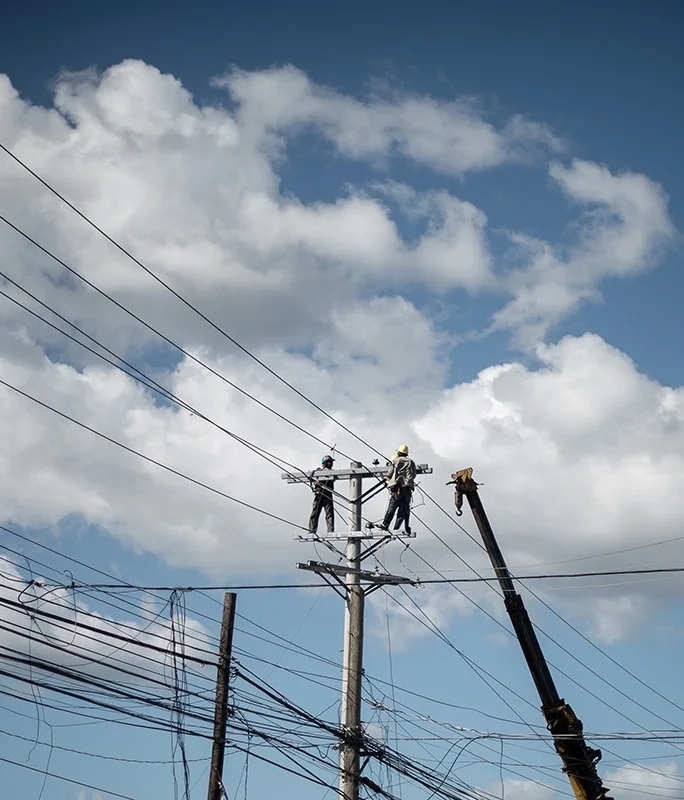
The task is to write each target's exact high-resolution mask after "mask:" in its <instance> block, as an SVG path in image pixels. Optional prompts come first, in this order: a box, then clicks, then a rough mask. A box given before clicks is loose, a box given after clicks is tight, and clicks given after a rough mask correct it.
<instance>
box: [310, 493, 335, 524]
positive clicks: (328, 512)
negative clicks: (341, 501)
mask: <svg viewBox="0 0 684 800" xmlns="http://www.w3.org/2000/svg"><path fill="white" fill-rule="evenodd" d="M323 509H325V524H326V525H327V526H328V533H333V532H334V530H335V512H334V510H333V499H332V495H331V494H330V493H329V492H316V494H315V495H314V501H313V508H312V509H311V516H310V517H309V530H310V531H311V533H316V531H317V530H318V518H319V517H320V516H321V511H322V510H323Z"/></svg>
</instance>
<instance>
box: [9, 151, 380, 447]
mask: <svg viewBox="0 0 684 800" xmlns="http://www.w3.org/2000/svg"><path fill="white" fill-rule="evenodd" d="M0 148H1V149H2V150H4V152H5V153H7V155H8V156H10V158H12V159H14V161H16V163H17V164H19V165H20V166H21V167H23V169H25V170H26V171H27V172H29V173H30V174H31V175H32V176H33V177H34V178H35V179H36V180H37V181H39V182H40V183H41V184H42V185H43V186H44V187H45V188H46V189H48V190H49V191H50V192H51V193H52V194H53V195H55V197H57V198H59V199H60V200H61V201H62V202H63V203H65V204H66V205H67V206H68V207H69V208H70V209H71V210H72V211H74V212H75V213H76V214H78V216H79V217H81V219H83V220H84V222H86V223H87V224H88V225H90V226H91V227H92V228H94V229H95V230H96V231H97V232H98V233H99V234H101V235H102V236H104V238H105V239H107V241H108V242H110V243H111V244H113V245H114V247H116V248H117V249H118V250H119V251H120V252H122V253H123V254H124V255H125V256H126V257H127V258H129V259H131V261H133V262H134V263H135V264H137V265H138V266H139V267H140V268H141V269H142V270H144V271H145V272H146V273H147V274H148V275H149V276H150V277H151V278H153V279H154V280H155V281H157V283H159V284H160V285H161V286H163V287H164V288H165V289H166V290H167V291H169V292H171V294H172V295H173V296H174V297H176V298H177V299H178V300H180V302H181V303H183V304H184V305H185V306H187V307H188V308H189V309H191V310H192V311H194V312H195V314H197V315H198V316H199V317H200V318H201V319H203V320H204V321H205V322H206V323H207V324H208V325H210V326H211V327H212V328H213V329H214V330H215V331H216V332H217V333H220V334H221V335H222V336H223V337H224V338H226V339H227V340H228V341H229V342H231V343H232V344H233V345H234V346H235V347H237V348H238V349H239V350H241V351H242V352H243V353H244V354H245V355H246V356H248V357H249V358H251V359H252V360H253V361H255V362H256V363H257V364H259V365H260V366H261V367H263V368H264V369H265V370H266V371H267V372H268V373H269V374H271V375H272V376H273V377H274V378H276V379H277V380H279V381H280V382H281V383H282V384H284V385H285V386H287V387H288V388H289V389H291V390H292V391H293V392H294V393H295V394H296V395H298V396H299V397H301V398H302V400H305V401H306V402H307V403H309V405H311V406H313V407H314V408H315V409H316V410H317V411H320V413H321V414H323V415H324V416H325V417H327V418H328V419H329V420H331V421H332V422H334V423H335V424H336V425H338V426H339V427H340V428H342V429H343V430H344V431H346V432H347V433H349V434H350V435H351V436H353V437H354V438H355V439H356V440H357V441H358V442H360V443H361V444H363V445H365V446H366V447H368V448H369V449H370V450H372V451H373V452H374V453H377V454H378V455H380V456H381V457H382V458H386V456H384V455H383V454H382V453H380V451H378V450H376V449H375V448H374V447H373V446H372V445H370V444H368V442H366V441H365V440H364V439H362V438H361V437H360V436H358V435H357V434H355V433H354V432H353V431H352V430H350V429H349V428H347V427H346V425H344V424H343V423H342V422H340V421H339V420H338V419H336V418H335V417H333V416H332V415H331V414H329V413H328V412H327V411H326V410H325V409H323V408H322V407H321V406H319V405H318V404H317V403H315V402H314V401H313V400H311V399H310V398H309V397H307V396H306V395H305V394H304V393H303V392H300V391H299V389H297V388H296V387H295V386H293V384H291V383H290V382H289V381H287V380H286V379H285V378H283V377H282V376H281V375H279V374H278V373H277V372H276V371H275V370H273V369H272V368H271V367H269V366H268V364H266V363H265V362H264V361H262V360H261V359H260V358H258V357H257V356H255V355H254V353H252V352H251V351H250V350H249V349H248V348H247V347H245V346H244V345H242V344H240V342H238V341H237V339H235V338H234V337H232V336H231V335H230V334H229V333H227V332H226V331H225V330H224V329H223V328H221V326H220V325H217V324H216V323H215V322H214V321H213V320H212V319H211V318H210V317H208V316H207V315H206V314H204V313H203V312H202V311H200V309H198V308H197V307H196V306H195V305H193V304H192V303H191V302H190V301H189V300H186V299H185V298H184V297H183V295H181V294H180V293H179V292H177V291H176V290H175V289H174V288H173V287H172V286H171V285H170V284H168V283H167V282H166V281H164V280H163V278H160V277H159V275H157V274H156V273H155V272H154V271H153V270H151V269H150V268H149V267H147V266H146V265H145V264H143V263H142V261H139V260H138V259H137V258H136V257H135V256H134V255H133V254H132V253H130V252H129V251H128V250H126V248H125V247H123V246H122V245H120V244H119V243H118V242H117V241H116V240H115V239H113V238H112V237H111V236H110V235H109V234H108V233H106V232H105V231H104V230H102V228H100V227H99V226H98V225H96V224H95V223H94V222H93V221H92V220H91V219H89V218H88V217H87V216H86V215H85V214H84V213H83V212H82V211H80V210H79V209H78V208H77V207H76V206H75V205H73V203H71V202H69V200H67V199H66V197H64V195H62V194H60V193H59V192H58V191H57V190H56V189H55V188H53V187H52V186H51V185H50V184H49V183H48V182H47V181H46V180H44V179H43V178H41V177H40V175H38V174H37V173H36V172H34V171H33V170H32V169H31V168H30V167H29V166H28V165H27V164H25V163H24V162H23V161H22V160H21V159H20V158H19V157H18V156H16V155H15V154H14V153H13V152H12V151H11V150H10V149H9V148H8V147H6V146H5V145H4V144H2V143H1V142H0ZM3 221H5V220H3ZM13 227H14V226H13ZM15 230H16V229H15Z"/></svg>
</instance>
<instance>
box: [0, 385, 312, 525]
mask: <svg viewBox="0 0 684 800" xmlns="http://www.w3.org/2000/svg"><path fill="white" fill-rule="evenodd" d="M0 384H2V385H3V386H5V387H7V388H8V389H11V390H12V391H13V392H16V393H17V394H19V395H21V396H22V397H25V398H26V399H27V400H31V401H32V402H34V403H36V404H37V405H39V406H42V407H43V408H45V409H47V410H48V411H52V413H53V414H57V415H58V416H60V417H62V418H63V419H66V420H68V421H69V422H72V423H73V424H74V425H78V426H79V427H80V428H83V429H84V430H87V431H89V432H90V433H93V434H95V436H99V437H100V438H101V439H104V440H105V441H107V442H109V443H110V444H114V445H116V446H117V447H120V448H121V449H122V450H125V451H126V452H128V453H131V454H132V455H134V456H138V458H142V459H143V460H145V461H147V462H149V463H150V464H154V465H155V466H157V467H160V468H161V469H163V470H166V471H167V472H170V473H171V474H172V475H176V476H178V477H179V478H183V479H184V480H186V481H189V482H190V483H193V484H195V485H196V486H199V487H200V488H202V489H206V490H207V491H209V492H212V493H213V494H216V495H218V496H219V497H223V498H225V499H226V500H230V501H232V502H233V503H237V504H238V505H241V506H244V507H245V508H249V509H251V510H252V511H258V512H259V513H260V514H263V515H264V516H267V517H270V518H271V519H275V520H277V521H278V522H282V523H283V524H284V525H291V526H292V527H293V528H297V529H298V530H308V528H305V527H304V526H303V525H298V524H297V523H296V522H292V521H290V520H288V519H285V518H284V517H279V516H278V515H277V514H272V513H271V512H270V511H266V510H265V509H263V508H259V507H258V506H254V505H252V504H251V503H247V502H246V501H245V500H240V499H239V498H237V497H233V496H232V495H229V494H227V493H226V492H223V491H221V490H220V489H216V488H214V487H213V486H210V485H209V484H207V483H203V482H202V481H200V480H197V479H196V478H191V477H190V476H189V475H185V474H184V473H183V472H180V471H179V470H177V469H174V468H173V467H170V466H168V464H163V463H162V462H161V461H157V460H156V459H154V458H152V457H151V456H147V455H145V454H144V453H141V452H140V451H138V450H135V449H134V448H132V447H129V446H128V445H126V444H123V442H119V441H118V440H117V439H113V438H112V437H111V436H107V434H105V433H102V432H101V431H98V430H96V429H95V428H92V427H90V425H86V423H85V422H81V421H80V420H77V419H75V418H74V417H71V416H69V414H66V413H65V412H63V411H59V410H58V409H56V408H54V407H53V406H51V405H49V404H48V403H44V402H43V401H42V400H39V399H38V398H37V397H34V396H33V395H31V394H28V392H24V391H23V390H21V389H19V388H18V387H16V386H13V385H12V384H11V383H8V382H7V381H4V380H1V379H0Z"/></svg>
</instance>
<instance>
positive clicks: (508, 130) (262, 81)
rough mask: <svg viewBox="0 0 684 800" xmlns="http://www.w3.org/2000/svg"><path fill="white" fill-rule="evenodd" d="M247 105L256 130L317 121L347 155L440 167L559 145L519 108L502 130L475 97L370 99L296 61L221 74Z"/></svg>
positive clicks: (458, 169) (465, 166)
mask: <svg viewBox="0 0 684 800" xmlns="http://www.w3.org/2000/svg"><path fill="white" fill-rule="evenodd" d="M216 84H217V85H219V86H222V87H225V88H226V89H227V90H228V92H229V93H230V96H231V98H233V100H234V101H235V102H237V103H239V106H240V111H239V114H240V119H241V121H242V122H243V123H244V125H245V126H246V127H247V128H248V129H249V130H250V131H251V132H252V133H253V134H254V135H261V136H264V135H268V134H271V135H272V134H274V133H277V132H280V131H284V130H287V129H288V128H292V127H304V126H313V127H315V128H316V129H317V130H320V131H321V132H322V133H323V134H324V135H325V136H326V137H327V138H328V140H329V141H330V142H331V143H332V144H333V145H334V146H335V147H336V148H337V149H338V150H339V151H340V152H341V153H342V154H344V155H345V156H348V157H349V158H354V159H370V160H374V161H378V160H380V161H382V160H385V159H387V158H389V157H390V156H392V155H400V156H403V157H405V158H408V159H411V160H412V161H415V162H417V163H419V164H423V165H425V166H427V167H430V168H432V169H434V170H436V171H437V172H445V173H451V174H456V175H458V174H461V173H463V172H467V171H470V170H477V169H485V168H489V167H494V166H497V165H499V164H502V163H506V162H511V161H512V162H515V161H521V160H526V159H528V158H530V157H531V156H532V155H533V154H535V153H537V154H543V153H544V152H548V151H551V152H559V151H561V150H563V149H564V144H563V142H562V141H561V140H560V139H559V138H558V137H557V136H555V135H554V134H553V133H552V132H551V131H550V130H549V128H548V127H547V126H546V125H543V124H541V123H538V122H534V121H532V120H528V119H526V118H525V117H523V116H521V115H516V116H514V117H512V118H511V119H510V120H508V121H506V122H505V123H504V124H503V126H501V128H500V129H498V130H497V128H496V127H495V126H494V125H493V124H492V123H491V122H489V121H487V120H486V119H485V117H484V116H483V114H482V113H481V111H480V110H479V109H478V108H477V106H476V105H475V103H474V102H473V101H472V100H468V99H462V100H458V101H451V102H449V101H439V100H435V99H434V98H431V97H425V96H415V95H410V94H398V93H396V92H385V93H383V94H375V95H373V96H371V97H369V98H368V99H367V100H359V99H356V98H354V97H351V96H349V95H343V94H341V93H339V92H336V91H334V90H333V89H330V88H328V87H325V86H320V85H318V84H315V83H314V82H312V81H311V80H310V79H309V78H308V76H307V75H306V74H305V73H304V72H302V71H301V70H299V69H297V68H296V67H293V66H285V67H279V68H274V69H269V70H263V71H260V72H245V71H242V70H238V69H234V70H232V71H231V72H229V73H227V74H226V75H225V76H223V77H222V78H220V79H218V80H217V81H216Z"/></svg>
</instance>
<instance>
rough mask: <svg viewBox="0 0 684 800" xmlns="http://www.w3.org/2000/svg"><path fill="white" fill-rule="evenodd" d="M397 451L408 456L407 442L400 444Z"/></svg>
mask: <svg viewBox="0 0 684 800" xmlns="http://www.w3.org/2000/svg"><path fill="white" fill-rule="evenodd" d="M397 453H400V454H401V455H402V456H407V455H408V445H407V444H402V445H399V447H397Z"/></svg>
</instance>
